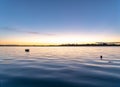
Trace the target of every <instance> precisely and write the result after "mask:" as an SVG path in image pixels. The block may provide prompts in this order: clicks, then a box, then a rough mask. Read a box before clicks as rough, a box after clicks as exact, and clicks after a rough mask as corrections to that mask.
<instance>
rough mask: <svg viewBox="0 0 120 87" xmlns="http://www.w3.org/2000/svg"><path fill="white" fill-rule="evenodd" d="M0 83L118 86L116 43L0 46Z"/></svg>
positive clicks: (0, 86) (7, 86)
mask: <svg viewBox="0 0 120 87" xmlns="http://www.w3.org/2000/svg"><path fill="white" fill-rule="evenodd" d="M25 49H30V52H25ZM100 55H102V56H103V59H102V60H101V59H100ZM0 87H120V47H0Z"/></svg>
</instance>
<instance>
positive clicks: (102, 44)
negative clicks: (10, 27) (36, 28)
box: [0, 42, 120, 47]
mask: <svg viewBox="0 0 120 87" xmlns="http://www.w3.org/2000/svg"><path fill="white" fill-rule="evenodd" d="M0 46H8V47H11V46H12V47H13V46H18V47H21V46H22V47H26V46H30V47H58V46H59V47H60V46H67V47H68V46H120V42H107V43H106V42H96V43H93V44H60V45H14V44H13V45H0Z"/></svg>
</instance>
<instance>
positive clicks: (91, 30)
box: [0, 0, 120, 44]
mask: <svg viewBox="0 0 120 87" xmlns="http://www.w3.org/2000/svg"><path fill="white" fill-rule="evenodd" d="M103 41H104V42H111V41H112V42H120V0H0V44H62V43H87V42H89V43H91V42H103Z"/></svg>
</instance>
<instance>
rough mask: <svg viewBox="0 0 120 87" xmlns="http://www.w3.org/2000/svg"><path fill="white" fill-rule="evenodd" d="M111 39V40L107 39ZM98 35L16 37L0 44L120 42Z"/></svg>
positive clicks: (117, 38) (117, 39) (119, 40)
mask: <svg viewBox="0 0 120 87" xmlns="http://www.w3.org/2000/svg"><path fill="white" fill-rule="evenodd" d="M107 37H109V38H107ZM107 37H106V36H97V35H93V36H92V35H88V36H85V35H61V36H60V35H58V36H51V37H50V36H29V37H14V38H8V39H5V40H1V41H0V44H8V45H9V44H14V45H58V44H76V43H77V44H84V43H94V42H120V39H119V37H112V36H111V37H110V36H107Z"/></svg>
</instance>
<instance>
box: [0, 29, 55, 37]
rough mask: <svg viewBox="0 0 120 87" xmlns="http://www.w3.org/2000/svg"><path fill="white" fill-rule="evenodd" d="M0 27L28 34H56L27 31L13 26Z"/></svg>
mask: <svg viewBox="0 0 120 87" xmlns="http://www.w3.org/2000/svg"><path fill="white" fill-rule="evenodd" d="M0 29H4V30H7V31H14V32H21V33H26V34H33V35H47V36H55V35H56V34H51V33H40V32H36V31H25V30H20V29H17V28H11V27H2V28H0Z"/></svg>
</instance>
